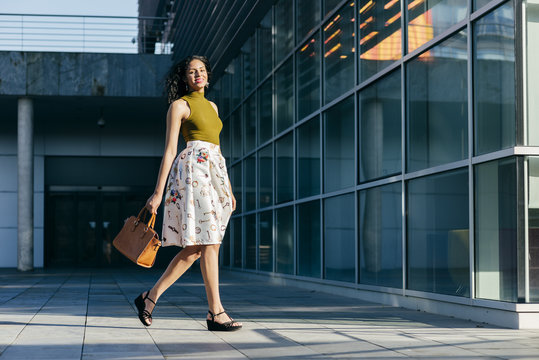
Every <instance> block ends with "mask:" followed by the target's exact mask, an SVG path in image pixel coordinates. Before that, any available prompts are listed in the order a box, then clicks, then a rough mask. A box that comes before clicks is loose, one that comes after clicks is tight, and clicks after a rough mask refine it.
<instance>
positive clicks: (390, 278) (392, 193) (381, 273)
mask: <svg viewBox="0 0 539 360" xmlns="http://www.w3.org/2000/svg"><path fill="white" fill-rule="evenodd" d="M401 204H402V191H401V183H400V182H398V183H394V184H389V185H385V186H380V187H376V188H372V189H368V190H364V191H360V193H359V246H360V248H359V262H360V273H359V282H360V283H361V284H370V285H379V286H390V287H396V288H400V287H402V207H401Z"/></svg>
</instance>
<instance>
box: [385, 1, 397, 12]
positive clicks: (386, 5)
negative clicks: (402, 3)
mask: <svg viewBox="0 0 539 360" xmlns="http://www.w3.org/2000/svg"><path fill="white" fill-rule="evenodd" d="M398 2H399V0H391V1H390V2H388V3H387V4H385V5H384V10H387V9H389V8H391V7H392V6H393V5H395V4H396V3H398Z"/></svg>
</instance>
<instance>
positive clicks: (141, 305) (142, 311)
mask: <svg viewBox="0 0 539 360" xmlns="http://www.w3.org/2000/svg"><path fill="white" fill-rule="evenodd" d="M149 295H150V290H148V292H147V293H146V296H144V297H142V294H140V295H139V296H138V297H137V298H136V299H135V306H136V307H137V309H138V318H139V320H140V322H141V323H142V324H143V325H144V326H150V325H151V324H152V312H153V310H152V312H150V311H148V310H146V304H145V301H146V299H148V300H150V301H151V302H152V303H153V304H154V306H155V305H157V304H156V303H155V301H153V300H152V299H150V298H149V297H148V296H149ZM146 320H149V321H150V323H149V324H148V323H147V322H146Z"/></svg>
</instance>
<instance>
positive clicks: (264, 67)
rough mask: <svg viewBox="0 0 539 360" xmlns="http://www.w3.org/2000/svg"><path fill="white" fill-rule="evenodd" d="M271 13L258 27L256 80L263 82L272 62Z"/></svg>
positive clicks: (269, 12)
mask: <svg viewBox="0 0 539 360" xmlns="http://www.w3.org/2000/svg"><path fill="white" fill-rule="evenodd" d="M271 13H272V10H271V9H270V11H268V13H267V14H266V16H264V18H263V19H262V21H261V22H260V25H259V27H258V62H259V66H258V79H259V81H261V80H263V79H264V78H265V77H266V75H268V74H269V73H270V71H271V69H272V67H273V64H272V63H271V61H272V53H273V51H272V49H273V46H272V43H271Z"/></svg>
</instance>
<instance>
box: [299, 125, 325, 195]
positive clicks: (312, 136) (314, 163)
mask: <svg viewBox="0 0 539 360" xmlns="http://www.w3.org/2000/svg"><path fill="white" fill-rule="evenodd" d="M297 135H298V139H297V142H298V143H297V149H298V153H297V166H298V169H297V176H298V199H301V198H303V197H307V196H312V195H318V194H320V118H319V117H318V116H317V117H315V118H313V119H311V120H309V121H307V122H306V123H305V124H303V125H301V126H300V127H299V128H298V130H297Z"/></svg>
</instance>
